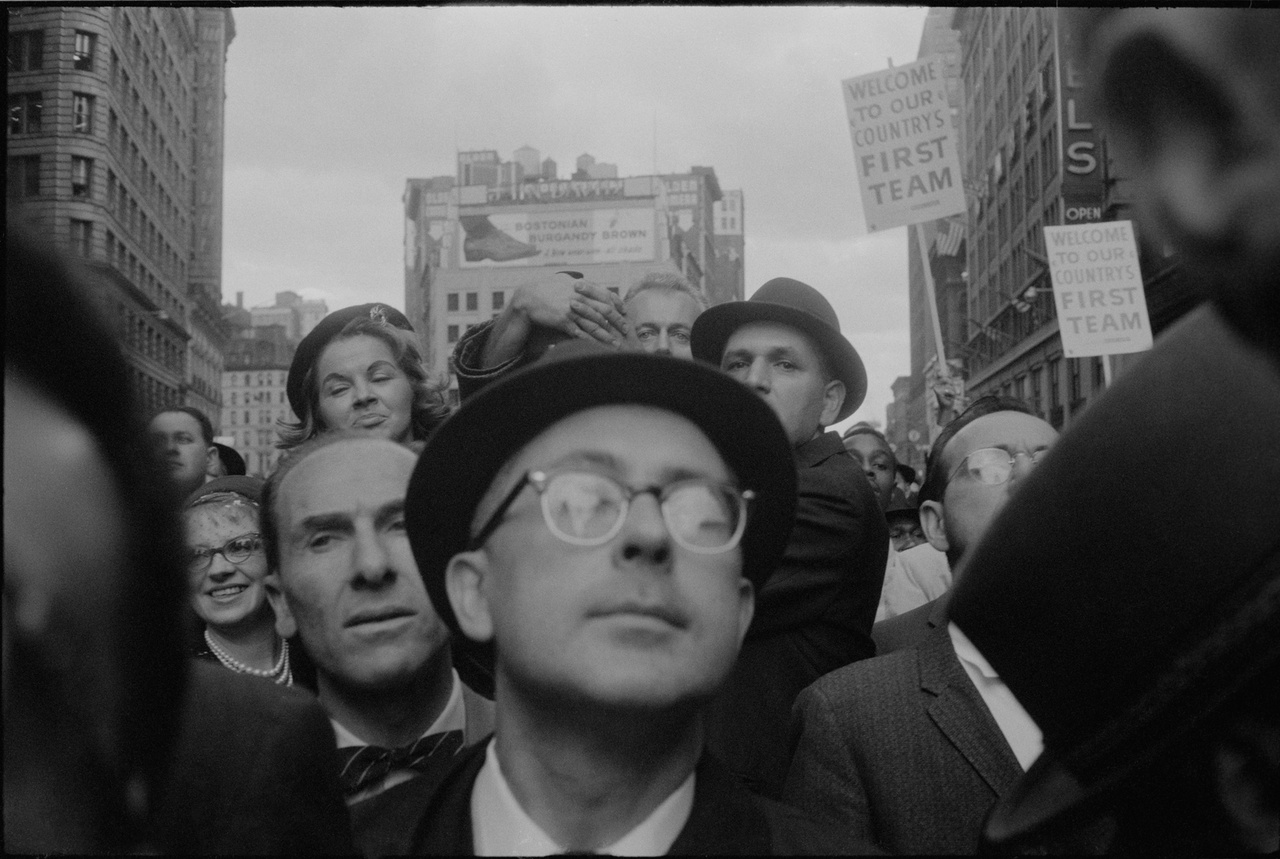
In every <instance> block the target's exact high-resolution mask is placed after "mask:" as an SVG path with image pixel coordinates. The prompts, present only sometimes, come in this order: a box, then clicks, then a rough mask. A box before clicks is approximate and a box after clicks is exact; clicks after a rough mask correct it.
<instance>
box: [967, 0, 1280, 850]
mask: <svg viewBox="0 0 1280 859" xmlns="http://www.w3.org/2000/svg"><path fill="white" fill-rule="evenodd" d="M1063 23H1064V24H1068V25H1069V26H1072V27H1073V28H1074V29H1075V32H1076V33H1077V34H1078V36H1079V41H1080V42H1081V43H1082V44H1083V47H1084V60H1085V62H1084V65H1083V68H1084V69H1086V76H1087V79H1088V81H1089V87H1090V92H1091V93H1092V95H1093V97H1094V98H1095V99H1096V102H1097V104H1098V105H1099V106H1100V108H1101V111H1102V116H1103V118H1104V120H1105V130H1106V133H1107V141H1108V150H1109V152H1110V153H1111V154H1114V156H1115V157H1116V159H1117V162H1118V163H1117V175H1123V176H1126V177H1130V178H1132V179H1133V180H1134V187H1135V192H1136V197H1135V200H1136V203H1135V214H1136V216H1137V219H1138V225H1139V228H1140V230H1141V231H1142V233H1143V235H1144V237H1147V238H1149V239H1151V240H1152V241H1154V242H1157V243H1158V242H1168V243H1170V244H1172V245H1173V246H1174V247H1175V248H1176V249H1177V250H1178V251H1180V253H1181V257H1180V259H1181V262H1182V265H1183V267H1184V276H1185V277H1186V278H1187V280H1188V282H1189V283H1191V284H1193V285H1194V286H1195V288H1197V289H1198V290H1200V291H1201V292H1202V293H1203V295H1204V296H1205V297H1207V298H1208V299H1209V300H1208V302H1207V304H1205V305H1204V306H1202V307H1200V308H1198V309H1196V310H1195V311H1193V312H1192V313H1190V314H1189V315H1188V316H1187V317H1186V318H1184V319H1183V320H1181V321H1180V322H1178V323H1177V324H1176V325H1175V326H1173V327H1171V328H1170V329H1169V330H1167V331H1166V332H1164V333H1163V334H1162V335H1161V337H1160V338H1159V339H1158V340H1157V341H1156V344H1155V347H1154V348H1153V349H1152V350H1151V352H1150V353H1149V354H1147V355H1146V356H1144V357H1143V359H1142V360H1141V361H1140V362H1139V363H1138V364H1137V365H1136V366H1134V367H1132V368H1130V369H1129V370H1128V371H1127V372H1126V373H1124V374H1123V375H1121V376H1120V377H1119V378H1118V379H1116V381H1115V384H1114V385H1113V386H1112V387H1111V388H1110V389H1109V390H1108V391H1107V392H1106V393H1105V394H1104V395H1103V396H1102V397H1101V398H1100V399H1099V400H1098V402H1096V403H1094V404H1092V405H1091V406H1090V407H1089V409H1088V411H1086V412H1085V413H1084V415H1083V416H1082V417H1081V419H1080V421H1079V422H1078V423H1076V424H1075V425H1073V426H1072V428H1071V430H1070V431H1069V432H1068V433H1067V434H1066V435H1065V436H1064V437H1063V439H1062V441H1061V442H1060V443H1059V444H1058V446H1057V447H1056V448H1055V449H1054V451H1053V452H1052V453H1051V454H1050V455H1049V456H1048V457H1046V458H1045V461H1044V462H1043V463H1042V464H1041V465H1040V466H1039V468H1038V469H1037V470H1036V472H1035V474H1033V475H1032V476H1031V477H1030V478H1029V479H1028V480H1027V482H1026V485H1025V486H1023V487H1022V489H1021V490H1020V492H1019V497H1018V503H1017V504H1016V505H1010V506H1009V507H1007V508H1006V509H1005V510H1004V511H1003V512H1002V513H1001V515H1000V516H999V517H997V519H996V521H995V522H994V523H993V525H992V527H991V529H990V530H989V531H988V533H987V535H986V536H985V538H984V539H983V540H982V541H981V542H980V543H979V544H978V545H977V546H976V547H975V548H974V550H973V551H972V552H971V553H970V555H969V556H968V557H967V558H966V559H965V561H964V562H962V566H963V569H962V570H961V571H959V574H958V575H957V579H958V583H957V585H956V589H955V591H954V593H953V596H952V599H951V617H952V619H953V620H954V621H955V622H956V624H957V625H959V627H960V628H961V629H962V630H963V631H964V632H965V634H966V635H967V636H968V637H969V638H970V639H971V640H972V641H973V643H974V645H976V647H977V648H978V649H980V650H981V652H982V654H983V655H984V656H985V657H986V658H987V659H988V660H989V661H990V663H991V665H992V666H993V667H994V669H995V670H996V671H998V672H999V673H1000V676H1001V677H1002V678H1003V679H1004V681H1005V682H1006V683H1007V684H1008V686H1009V689H1010V690H1011V691H1012V692H1013V694H1014V695H1015V696H1017V699H1018V701H1019V702H1021V704H1022V705H1023V706H1024V707H1025V708H1026V710H1027V711H1028V713H1030V715H1031V717H1032V718H1033V719H1034V720H1035V721H1036V723H1037V725H1038V726H1039V727H1040V729H1041V730H1042V732H1043V736H1044V745H1045V751H1044V754H1042V755H1041V756H1040V758H1039V759H1038V760H1037V761H1036V763H1035V764H1034V765H1033V766H1032V768H1031V770H1030V771H1029V772H1028V773H1027V775H1026V776H1025V777H1024V778H1023V779H1022V780H1021V781H1020V782H1019V783H1018V784H1017V785H1016V786H1015V788H1014V790H1013V791H1012V792H1011V793H1010V794H1008V795H1006V796H1005V797H1004V798H1003V799H1002V800H1001V802H1000V803H998V804H997V806H996V808H995V810H994V811H993V812H992V815H991V817H990V818H989V820H988V821H987V825H986V830H985V832H986V838H987V840H988V842H989V845H990V846H992V847H993V848H995V849H1003V850H1006V851H1017V852H1024V851H1027V850H1030V849H1034V848H1035V847H1037V846H1040V845H1042V844H1044V843H1046V842H1048V841H1051V840H1053V839H1054V838H1056V837H1058V836H1059V834H1060V833H1064V832H1067V833H1070V832H1075V831H1078V830H1079V829H1080V828H1081V827H1083V826H1086V825H1088V824H1089V822H1090V821H1093V820H1095V819H1097V818H1099V817H1103V816H1111V817H1113V818H1114V819H1115V823H1116V830H1115V835H1114V839H1113V840H1112V841H1111V843H1110V846H1109V848H1110V850H1112V851H1114V852H1121V853H1136V852H1150V853H1160V854H1164V855H1171V854H1191V855H1205V854H1227V855H1231V854H1242V853H1267V852H1271V853H1274V852H1275V851H1276V850H1277V848H1280V635H1277V634H1276V630H1277V628H1280V537H1278V536H1277V534H1278V532H1277V528H1276V523H1277V522H1280V493H1277V492H1276V487H1277V486H1278V485H1280V456H1277V455H1276V453H1275V451H1276V438H1277V435H1278V434H1280V283H1278V278H1280V275H1278V274H1277V273H1278V272H1280V55H1278V54H1277V53H1276V51H1275V45H1276V44H1277V43H1278V42H1280V13H1278V12H1276V11H1275V10H1273V9H1267V10H1252V9H1244V8H1240V9H1234V8H1233V9H1224V8H1206V9H1201V8H1197V9H1117V10H1106V11H1100V10H1089V11H1083V10H1082V11H1079V12H1072V13H1070V14H1068V15H1064V22H1063ZM1224 425H1227V426H1229V427H1230V432H1229V433H1226V434H1224V432H1223V427H1224ZM1199 451H1212V455H1211V456H1209V457H1207V458H1201V457H1200V456H1199V455H1198V454H1197V453H1193V452H1199ZM1258 451H1267V452H1268V454H1267V455H1265V456H1263V457H1262V458H1261V459H1256V456H1257V452H1258ZM1246 464H1249V465H1251V466H1252V467H1250V468H1244V467H1242V466H1244V465H1246ZM1103 475H1105V477H1106V480H1105V481H1104V482H1100V480H1099V477H1100V476H1103ZM1224 535H1230V537H1229V539H1224ZM1028 570H1034V571H1035V573H1036V574H1035V575H1034V576H1031V575H1027V571H1028Z"/></svg>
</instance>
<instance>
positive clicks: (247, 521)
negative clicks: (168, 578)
mask: <svg viewBox="0 0 1280 859" xmlns="http://www.w3.org/2000/svg"><path fill="white" fill-rule="evenodd" d="M262 483H263V481H262V480H261V479H260V478H257V477H243V476H232V477H219V478H217V479H216V480H211V481H209V482H208V483H206V484H205V485H204V486H202V487H200V488H199V489H197V490H196V491H195V492H193V493H192V494H191V495H190V496H189V497H188V498H187V502H186V504H185V505H184V507H183V514H182V518H183V521H184V523H185V525H186V535H187V584H188V586H189V588H190V598H191V607H192V608H193V609H194V610H195V613H196V615H197V616H198V617H199V618H200V620H201V621H203V622H204V633H203V636H202V638H201V639H200V641H199V643H198V644H197V645H196V648H195V654H196V656H197V657H199V658H203V659H207V660H209V661H211V662H213V661H216V662H219V663H221V664H222V665H223V666H224V667H226V668H228V669H230V670H232V671H235V672H236V673H238V674H250V675H254V676H257V677H264V678H267V679H269V680H273V681H275V682H276V683H279V684H281V685H283V686H292V685H293V670H292V666H291V665H290V660H289V642H288V641H286V640H285V639H283V638H281V637H280V636H279V635H278V634H277V633H276V617H275V612H273V611H272V610H271V604H270V603H269V602H268V601H267V591H266V585H265V583H264V580H265V579H266V576H267V556H266V553H265V552H264V551H263V548H262V537H261V534H260V533H259V530H258V502H259V499H260V498H261V495H262Z"/></svg>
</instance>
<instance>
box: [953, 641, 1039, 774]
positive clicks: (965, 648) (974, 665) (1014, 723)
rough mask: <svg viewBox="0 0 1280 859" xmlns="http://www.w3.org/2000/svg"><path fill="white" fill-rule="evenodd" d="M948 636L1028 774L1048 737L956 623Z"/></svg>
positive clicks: (961, 665)
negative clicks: (1045, 737)
mask: <svg viewBox="0 0 1280 859" xmlns="http://www.w3.org/2000/svg"><path fill="white" fill-rule="evenodd" d="M947 633H948V634H949V635H950V636H951V646H952V648H954V649H955V652H956V657H957V658H958V659H959V660H960V667H962V668H963V669H964V672H965V674H967V675H968V677H969V680H970V682H972V683H973V685H974V687H975V688H976V689H977V690H978V695H980V696H981V697H982V703H984V704H986V705H987V710H988V711H989V712H990V713H991V718H992V719H994V720H995V723H996V727H998V728H999V729H1000V733H1001V734H1003V735H1004V738H1005V742H1007V743H1008V744H1009V748H1010V749H1012V750H1013V755H1014V757H1016V758H1017V759H1018V763H1019V764H1020V765H1021V766H1022V768H1023V769H1024V770H1027V769H1030V768H1031V765H1032V764H1033V763H1035V760H1036V758H1038V757H1040V753H1041V752H1043V751H1044V735H1043V734H1041V732H1040V726H1039V725H1037V724H1036V722H1035V720H1034V719H1032V718H1031V714H1030V713H1028V712H1027V711H1026V709H1025V708H1024V707H1023V706H1022V703H1021V702H1020V701H1019V700H1018V699H1017V698H1016V697H1015V696H1014V694H1013V690H1011V689H1010V688H1009V687H1008V686H1006V685H1005V682H1004V681H1003V680H1001V679H1000V675H998V674H996V671H995V669H994V668H992V667H991V663H990V662H988V661H987V659H986V657H985V656H983V655H982V653H981V652H979V650H978V648H977V647H976V646H974V643H973V642H972V641H970V640H969V637H968V636H967V635H965V634H964V633H963V632H961V631H960V627H958V626H956V625H955V623H948V624H947Z"/></svg>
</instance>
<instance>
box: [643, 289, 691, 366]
mask: <svg viewBox="0 0 1280 859" xmlns="http://www.w3.org/2000/svg"><path fill="white" fill-rule="evenodd" d="M699 312H700V311H699V310H698V305H697V303H696V302H695V301H694V300H693V299H692V298H690V297H689V296H687V295H685V294H684V293H683V292H668V291H667V290H663V289H645V290H642V291H640V292H638V293H636V294H635V295H634V296H632V298H631V300H630V301H628V302H627V321H628V322H629V323H630V326H629V328H628V329H627V344H628V345H629V346H630V347H631V348H633V349H643V350H644V351H645V352H652V353H654V354H655V355H672V356H674V357H676V358H687V359H689V360H692V359H693V349H692V347H691V346H690V345H689V333H690V332H691V331H692V330H693V322H694V320H695V319H697V318H698V313H699Z"/></svg>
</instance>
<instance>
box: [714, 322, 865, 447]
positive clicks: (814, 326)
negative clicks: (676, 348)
mask: <svg viewBox="0 0 1280 859" xmlns="http://www.w3.org/2000/svg"><path fill="white" fill-rule="evenodd" d="M750 322H777V323H780V324H782V325H789V326H791V327H792V328H798V329H800V330H801V331H803V332H804V333H805V334H807V335H808V336H809V337H811V338H813V340H814V341H816V343H817V345H818V348H819V349H820V350H822V354H823V356H824V357H825V358H826V359H827V361H828V363H829V365H830V370H831V372H832V373H833V374H834V375H835V377H836V378H837V379H839V380H840V381H841V382H843V383H844V388H845V395H844V403H843V404H841V406H840V412H839V414H837V415H836V419H835V421H833V423H838V422H839V421H842V420H844V419H845V418H847V417H849V415H851V414H853V413H854V412H855V411H857V410H858V407H859V406H861V405H862V401H863V400H864V399H866V396H867V370H866V367H864V366H863V364H862V358H861V356H859V355H858V350H857V349H855V348H853V344H852V343H850V342H849V340H848V338H846V337H845V336H844V335H843V334H841V333H840V332H839V331H837V330H835V329H834V328H832V327H831V326H830V325H828V324H827V323H826V322H823V321H822V320H821V319H819V318H818V317H816V316H814V315H813V314H812V313H807V312H805V311H803V310H799V309H797V308H794V307H788V306H787V305H785V304H775V303H773V302H771V301H730V302H726V303H724V304H717V305H716V306H715V307H711V308H708V309H707V310H705V311H703V312H702V314H701V315H700V316H698V318H697V320H696V321H695V322H694V323H693V332H692V335H691V337H692V341H693V343H692V348H693V357H695V358H697V359H698V360H700V361H706V362H707V363H709V364H714V365H716V366H717V367H718V366H720V358H721V357H722V356H723V355H724V348H725V345H726V344H727V343H728V342H729V338H730V337H731V336H732V335H733V332H735V331H737V330H738V329H739V328H741V327H742V326H743V325H746V324H747V323H750Z"/></svg>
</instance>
